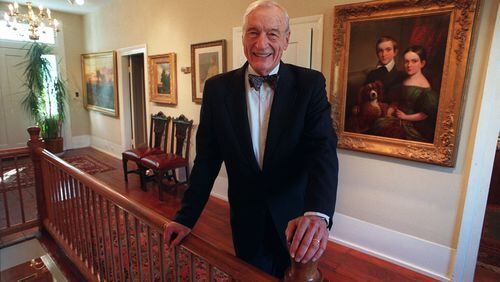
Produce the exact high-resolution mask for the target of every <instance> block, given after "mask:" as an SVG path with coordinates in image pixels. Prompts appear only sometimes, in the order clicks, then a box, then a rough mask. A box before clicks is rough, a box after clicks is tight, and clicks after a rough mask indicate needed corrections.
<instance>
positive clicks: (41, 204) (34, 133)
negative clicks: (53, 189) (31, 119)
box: [28, 126, 47, 229]
mask: <svg viewBox="0 0 500 282" xmlns="http://www.w3.org/2000/svg"><path fill="white" fill-rule="evenodd" d="M28 133H29V134H30V140H29V141H28V148H29V149H30V156H31V160H32V161H33V169H34V170H35V192H36V206H37V210H38V220H39V222H38V225H39V227H40V229H42V228H43V220H44V219H45V218H47V209H46V207H45V196H44V191H43V174H42V165H41V162H40V155H39V154H38V153H37V149H38V148H42V149H44V148H45V143H44V142H43V139H42V138H41V137H40V128H39V127H38V126H32V127H30V128H28Z"/></svg>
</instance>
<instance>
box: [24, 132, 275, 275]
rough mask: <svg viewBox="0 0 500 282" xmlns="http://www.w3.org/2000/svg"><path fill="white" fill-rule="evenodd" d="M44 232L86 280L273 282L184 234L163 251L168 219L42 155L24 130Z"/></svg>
mask: <svg viewBox="0 0 500 282" xmlns="http://www.w3.org/2000/svg"><path fill="white" fill-rule="evenodd" d="M28 131H29V132H30V141H29V142H28V145H29V147H30V149H31V152H32V158H33V162H34V167H35V181H36V188H37V202H38V210H39V216H40V219H41V222H42V223H43V228H45V229H46V230H47V231H48V232H49V234H50V235H51V236H52V237H53V238H54V240H55V241H56V242H57V244H58V245H60V246H61V247H62V249H63V250H64V251H65V253H66V255H67V256H68V257H69V258H70V260H71V261H72V262H73V263H74V264H75V265H76V266H77V268H78V269H79V270H80V272H81V273H82V274H83V275H84V276H85V278H86V279H88V280H94V281H127V280H128V281H132V280H134V281H153V280H154V281H276V279H275V278H273V277H271V276H269V275H267V274H265V273H263V272H261V271H260V270H258V269H257V268H255V267H253V266H250V265H248V264H246V263H244V262H243V261H241V260H239V259H238V258H236V257H234V256H233V255H231V254H228V253H226V252H224V251H222V250H219V249H217V248H215V247H214V246H212V245H210V244H208V243H207V242H205V241H204V240H203V239H201V238H198V237H197V236H195V235H190V236H188V237H187V238H186V240H184V241H183V243H182V244H181V245H180V246H178V247H176V248H171V249H170V250H166V249H165V245H164V241H163V226H164V224H165V223H167V222H168V219H167V218H165V217H163V216H162V215H160V214H158V213H156V212H155V211H153V210H151V209H149V208H147V207H144V206H143V205H141V203H138V202H136V201H134V200H131V199H129V198H126V197H125V196H123V195H121V194H120V193H118V192H116V191H115V190H113V189H112V188H111V187H109V186H107V185H106V184H104V183H102V182H100V181H98V180H97V179H95V178H94V177H92V176H90V175H88V174H86V173H84V172H82V171H80V170H78V169H76V168H74V167H72V166H70V165H69V164H67V163H66V162H65V161H63V160H61V159H59V158H58V157H56V156H55V155H53V154H51V153H50V152H48V151H46V150H44V149H43V142H42V141H41V139H40V137H39V136H38V133H39V129H38V128H30V129H28Z"/></svg>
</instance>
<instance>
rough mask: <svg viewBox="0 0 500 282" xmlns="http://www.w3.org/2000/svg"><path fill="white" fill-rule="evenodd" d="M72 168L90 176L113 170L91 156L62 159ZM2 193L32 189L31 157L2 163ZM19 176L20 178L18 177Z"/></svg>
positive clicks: (0, 181) (0, 188)
mask: <svg viewBox="0 0 500 282" xmlns="http://www.w3.org/2000/svg"><path fill="white" fill-rule="evenodd" d="M62 158H63V159H64V160H65V161H66V162H68V163H69V164H71V165H72V166H74V167H76V168H78V169H80V170H82V171H85V172H86V173H88V174H96V173H102V172H106V171H110V170H113V169H114V168H113V167H112V166H109V165H107V164H106V163H104V162H101V161H99V160H97V159H96V158H94V157H92V156H90V155H81V156H68V157H64V156H63V157H62ZM0 175H1V176H2V177H1V178H0V191H1V190H12V189H17V186H18V184H19V186H20V187H21V188H26V187H31V186H33V184H34V182H35V179H34V178H35V177H34V171H33V163H32V162H31V159H30V158H29V157H24V158H21V159H18V160H17V162H14V161H9V162H3V163H0ZM17 175H19V177H17Z"/></svg>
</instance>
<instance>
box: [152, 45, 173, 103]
mask: <svg viewBox="0 0 500 282" xmlns="http://www.w3.org/2000/svg"><path fill="white" fill-rule="evenodd" d="M148 65H149V95H150V96H149V100H150V101H151V102H156V103H162V104H168V105H177V79H176V77H177V75H176V57H175V53H168V54H161V55H154V56H148Z"/></svg>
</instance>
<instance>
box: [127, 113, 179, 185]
mask: <svg viewBox="0 0 500 282" xmlns="http://www.w3.org/2000/svg"><path fill="white" fill-rule="evenodd" d="M170 120H171V117H167V116H165V114H163V113H162V112H158V113H157V114H156V115H151V127H150V130H149V144H148V146H147V147H140V148H136V149H130V150H127V151H125V152H123V153H122V163H123V175H124V177H125V182H128V174H129V173H137V174H139V177H140V181H141V189H142V190H144V191H146V186H145V182H146V168H145V167H144V166H142V164H141V159H142V158H144V157H146V156H152V155H159V154H164V153H165V152H167V145H168V142H167V139H168V138H167V137H168V128H169V125H170ZM128 161H133V162H135V163H136V164H137V169H135V170H128V168H127V163H128Z"/></svg>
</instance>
